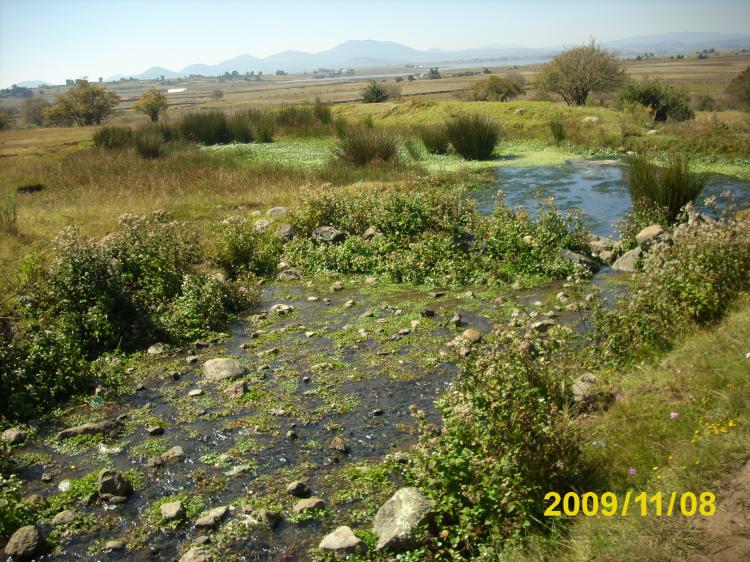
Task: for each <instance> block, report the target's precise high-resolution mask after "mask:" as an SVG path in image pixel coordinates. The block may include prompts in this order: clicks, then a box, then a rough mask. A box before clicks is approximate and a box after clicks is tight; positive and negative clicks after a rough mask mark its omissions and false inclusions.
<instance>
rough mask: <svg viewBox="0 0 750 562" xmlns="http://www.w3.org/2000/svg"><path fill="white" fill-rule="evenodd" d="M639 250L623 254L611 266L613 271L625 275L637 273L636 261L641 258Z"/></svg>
mask: <svg viewBox="0 0 750 562" xmlns="http://www.w3.org/2000/svg"><path fill="white" fill-rule="evenodd" d="M641 253H642V252H641V249H640V248H635V249H634V250H630V251H629V252H625V253H624V254H623V255H621V256H620V257H619V258H617V261H615V263H613V264H612V269H613V270H615V271H622V272H625V273H634V272H636V271H638V259H639V258H640V257H641Z"/></svg>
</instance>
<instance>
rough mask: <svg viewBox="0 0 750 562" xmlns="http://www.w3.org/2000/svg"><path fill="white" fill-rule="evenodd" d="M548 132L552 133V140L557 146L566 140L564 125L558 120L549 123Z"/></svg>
mask: <svg viewBox="0 0 750 562" xmlns="http://www.w3.org/2000/svg"><path fill="white" fill-rule="evenodd" d="M549 130H550V132H551V133H552V138H553V139H555V142H556V143H557V144H560V143H561V142H563V141H564V140H565V138H566V134H565V124H564V123H563V122H562V120H560V119H555V120H554V121H550V124H549Z"/></svg>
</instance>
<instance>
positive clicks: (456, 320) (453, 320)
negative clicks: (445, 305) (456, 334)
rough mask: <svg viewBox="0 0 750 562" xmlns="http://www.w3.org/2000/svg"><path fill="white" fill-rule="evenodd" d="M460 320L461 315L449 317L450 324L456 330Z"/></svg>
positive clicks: (456, 314)
mask: <svg viewBox="0 0 750 562" xmlns="http://www.w3.org/2000/svg"><path fill="white" fill-rule="evenodd" d="M461 320H462V319H461V315H460V314H459V313H458V312H456V313H455V314H454V315H453V316H451V319H450V323H451V324H453V325H454V326H455V327H456V328H458V327H459V326H460V325H461Z"/></svg>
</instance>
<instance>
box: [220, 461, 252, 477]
mask: <svg viewBox="0 0 750 562" xmlns="http://www.w3.org/2000/svg"><path fill="white" fill-rule="evenodd" d="M253 468H254V467H253V465H251V464H238V465H237V466H233V467H232V468H230V469H229V470H227V471H226V472H225V473H224V476H229V477H230V478H233V477H235V476H239V475H240V474H245V473H246V472H251V471H252V470H253Z"/></svg>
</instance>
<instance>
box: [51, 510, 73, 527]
mask: <svg viewBox="0 0 750 562" xmlns="http://www.w3.org/2000/svg"><path fill="white" fill-rule="evenodd" d="M75 520H76V514H75V513H74V512H72V511H71V510H69V509H65V510H63V511H61V512H60V513H58V514H56V515H55V516H54V517H53V518H52V525H53V526H54V527H58V526H63V525H70V524H71V523H72V522H73V521H75Z"/></svg>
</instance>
